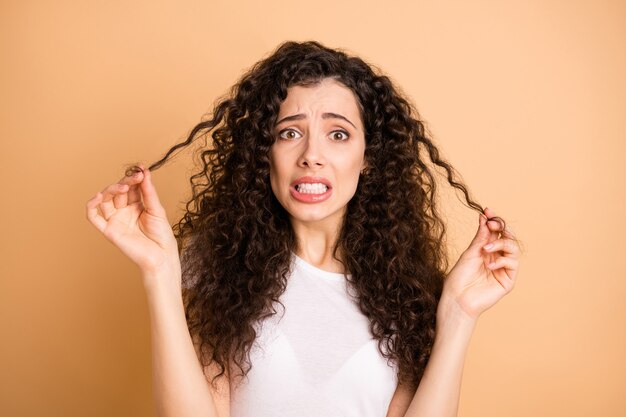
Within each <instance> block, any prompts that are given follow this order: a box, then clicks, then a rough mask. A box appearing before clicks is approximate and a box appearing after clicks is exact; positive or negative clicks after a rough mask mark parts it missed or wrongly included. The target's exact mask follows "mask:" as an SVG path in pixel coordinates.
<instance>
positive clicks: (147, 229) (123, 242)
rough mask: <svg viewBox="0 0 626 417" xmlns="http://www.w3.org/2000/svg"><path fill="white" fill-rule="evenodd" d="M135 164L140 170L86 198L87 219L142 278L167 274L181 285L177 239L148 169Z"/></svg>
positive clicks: (153, 277)
mask: <svg viewBox="0 0 626 417" xmlns="http://www.w3.org/2000/svg"><path fill="white" fill-rule="evenodd" d="M138 166H139V167H140V168H141V169H142V170H143V172H137V173H135V175H133V176H131V177H128V176H125V177H124V178H122V179H121V180H120V181H119V182H117V183H115V184H111V185H109V186H108V187H106V188H104V189H103V190H102V191H101V192H98V193H96V195H95V196H94V197H93V198H91V199H90V200H89V201H87V219H88V220H89V221H90V222H91V223H92V224H93V225H94V226H95V227H96V228H97V229H98V230H99V231H100V232H101V233H102V234H103V235H104V236H105V237H106V238H107V239H108V240H109V241H111V242H112V243H113V244H114V245H115V246H117V247H118V248H120V250H121V251H122V252H123V253H124V254H125V255H126V256H128V257H129V258H130V259H131V260H132V261H133V262H134V263H136V264H137V265H138V266H139V269H140V270H141V272H142V274H143V277H144V280H154V279H157V278H155V277H157V276H159V277H160V276H169V277H171V279H173V282H169V283H168V284H173V285H175V286H178V288H180V258H179V255H178V243H177V241H176V238H175V237H174V233H173V230H172V227H171V226H170V223H169V221H168V219H167V215H166V213H165V209H164V208H163V206H162V205H161V202H160V201H159V197H158V195H157V192H156V189H155V187H154V184H153V183H152V176H151V173H150V171H149V170H148V169H147V168H145V167H144V165H143V164H139V165H138ZM142 197H143V201H142ZM98 208H99V209H100V211H101V213H102V214H100V213H99V212H98ZM158 279H162V278H158ZM144 284H146V285H153V284H154V283H152V282H144Z"/></svg>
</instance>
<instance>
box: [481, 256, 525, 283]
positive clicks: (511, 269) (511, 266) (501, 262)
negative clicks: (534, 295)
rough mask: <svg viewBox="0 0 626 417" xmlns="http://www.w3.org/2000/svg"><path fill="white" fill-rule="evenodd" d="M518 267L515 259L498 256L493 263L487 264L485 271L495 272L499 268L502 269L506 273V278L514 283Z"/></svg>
mask: <svg viewBox="0 0 626 417" xmlns="http://www.w3.org/2000/svg"><path fill="white" fill-rule="evenodd" d="M518 267H519V261H518V260H517V258H512V257H509V256H499V257H497V258H496V259H495V260H494V261H493V262H491V263H489V264H487V269H490V270H491V271H493V272H494V274H495V272H496V271H497V270H499V269H501V268H504V269H505V271H504V272H506V276H507V277H508V278H509V279H510V280H511V281H515V276H516V275H517V269H518Z"/></svg>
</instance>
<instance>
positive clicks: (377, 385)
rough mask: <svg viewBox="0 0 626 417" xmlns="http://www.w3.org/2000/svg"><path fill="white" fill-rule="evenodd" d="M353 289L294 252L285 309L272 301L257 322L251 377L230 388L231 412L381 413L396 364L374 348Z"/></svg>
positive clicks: (285, 416)
mask: <svg viewBox="0 0 626 417" xmlns="http://www.w3.org/2000/svg"><path fill="white" fill-rule="evenodd" d="M354 294H355V293H354V292H353V290H352V289H350V288H349V287H348V285H347V281H346V280H345V277H344V276H343V274H339V273H334V272H328V271H324V270H322V269H319V268H317V267H315V266H313V265H311V264H309V263H307V262H306V261H305V260H303V259H302V258H300V257H298V256H296V255H295V253H292V269H291V275H289V279H288V283H287V288H286V290H285V292H284V293H283V294H282V295H281V298H280V300H281V302H282V303H283V304H284V306H285V310H283V309H282V306H281V305H280V304H278V303H275V304H274V305H275V309H276V311H277V314H274V315H272V316H271V317H269V318H267V319H265V321H263V322H262V325H261V326H260V327H259V326H257V327H256V329H257V339H256V340H255V342H254V344H253V346H252V350H251V352H250V359H251V363H252V368H251V369H250V372H249V373H248V375H247V377H248V378H247V379H245V378H244V379H243V380H241V378H240V377H237V384H236V386H233V387H232V388H231V400H230V407H231V414H230V415H231V417H277V416H280V417H308V416H311V417H313V416H314V417H335V416H337V417H339V416H341V417H348V416H354V417H356V416H359V417H385V415H386V413H387V409H388V408H389V403H390V401H391V398H392V396H393V393H394V391H395V389H396V385H397V374H396V371H397V368H396V364H395V363H394V362H391V361H390V364H388V363H387V359H386V358H384V357H383V356H382V355H381V354H380V353H379V352H378V347H377V341H376V339H374V338H373V336H372V335H371V333H370V332H369V322H368V320H367V318H366V317H365V316H364V315H363V314H362V313H361V312H360V310H359V309H358V306H357V304H356V298H355V297H354ZM383 349H384V345H383ZM237 371H239V370H238V369H237Z"/></svg>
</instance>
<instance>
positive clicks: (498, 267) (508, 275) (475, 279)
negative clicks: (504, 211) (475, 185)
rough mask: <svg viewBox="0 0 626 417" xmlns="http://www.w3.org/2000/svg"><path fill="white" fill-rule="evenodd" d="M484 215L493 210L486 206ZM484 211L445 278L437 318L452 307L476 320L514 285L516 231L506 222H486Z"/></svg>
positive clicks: (517, 248) (492, 214)
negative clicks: (471, 238) (476, 229)
mask: <svg viewBox="0 0 626 417" xmlns="http://www.w3.org/2000/svg"><path fill="white" fill-rule="evenodd" d="M485 215H486V216H488V217H493V216H495V213H494V212H493V210H491V209H489V208H486V209H485ZM485 215H483V214H480V218H479V227H478V231H477V232H476V236H474V239H473V240H472V242H471V243H470V245H469V247H468V248H467V249H466V250H465V251H464V252H463V253H462V254H461V256H460V258H459V260H458V261H457V263H456V265H454V267H453V268H452V270H450V273H449V274H448V275H447V277H446V278H445V281H444V286H443V293H442V296H441V300H440V306H439V307H440V308H439V311H438V314H437V315H438V318H440V316H441V315H446V314H450V313H451V312H452V311H455V312H461V313H462V314H463V315H464V316H465V317H464V318H468V319H470V320H476V319H477V318H478V316H480V314H482V313H483V312H484V311H485V310H487V309H489V308H490V307H491V306H493V305H494V304H495V303H496V302H498V300H500V298H502V297H503V296H504V295H505V294H507V293H509V292H510V291H511V290H512V289H513V286H514V285H515V280H516V278H517V273H518V268H519V267H518V265H519V259H518V257H519V252H520V250H519V246H518V244H517V242H516V241H515V240H514V239H513V238H514V237H515V235H514V234H513V233H512V231H511V230H510V229H509V227H508V226H507V227H506V229H505V230H500V229H501V225H500V223H498V222H497V221H493V220H492V221H489V222H487V217H485ZM498 233H500V234H501V237H500V238H498ZM490 243H491V244H492V247H490V248H485V247H484V246H486V245H487V244H490ZM492 262H493V265H491V263H492Z"/></svg>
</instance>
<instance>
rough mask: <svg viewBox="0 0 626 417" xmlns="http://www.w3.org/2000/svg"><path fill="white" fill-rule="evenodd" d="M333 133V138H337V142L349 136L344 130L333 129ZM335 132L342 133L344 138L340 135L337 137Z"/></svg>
mask: <svg viewBox="0 0 626 417" xmlns="http://www.w3.org/2000/svg"><path fill="white" fill-rule="evenodd" d="M331 133H332V135H333V139H338V141H339V142H343V141H345V140H348V138H349V137H350V134H348V132H346V131H345V130H334V131H333V132H331ZM337 133H341V134H342V135H344V136H345V138H344V139H341V137H339V138H337V136H336V135H337Z"/></svg>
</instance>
